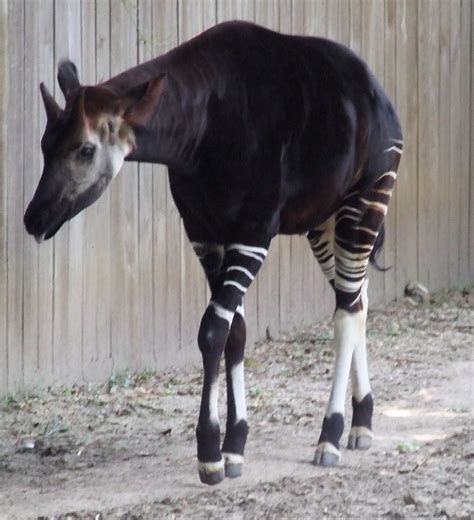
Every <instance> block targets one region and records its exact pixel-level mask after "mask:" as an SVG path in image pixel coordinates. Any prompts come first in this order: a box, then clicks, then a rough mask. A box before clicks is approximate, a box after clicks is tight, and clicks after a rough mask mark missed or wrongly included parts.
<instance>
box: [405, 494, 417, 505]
mask: <svg viewBox="0 0 474 520" xmlns="http://www.w3.org/2000/svg"><path fill="white" fill-rule="evenodd" d="M403 502H404V504H405V505H406V506H414V505H415V504H416V500H415V498H414V497H413V496H412V495H405V496H404V497H403Z"/></svg>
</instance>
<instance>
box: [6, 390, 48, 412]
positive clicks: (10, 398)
mask: <svg viewBox="0 0 474 520" xmlns="http://www.w3.org/2000/svg"><path fill="white" fill-rule="evenodd" d="M41 397H42V396H41V394H40V393H39V392H36V391H30V392H25V393H15V392H11V393H9V394H7V395H6V396H5V397H4V398H3V399H2V400H1V401H0V403H1V405H0V407H1V409H2V410H3V411H5V412H13V411H15V410H23V409H25V408H31V406H32V405H33V403H34V402H35V401H39V400H40V399H41Z"/></svg>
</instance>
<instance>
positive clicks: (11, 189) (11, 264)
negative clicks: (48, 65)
mask: <svg viewBox="0 0 474 520" xmlns="http://www.w3.org/2000/svg"><path fill="white" fill-rule="evenodd" d="M8 9H9V17H8V31H9V36H8V42H9V47H8V53H9V61H10V76H9V100H8V107H9V111H8V114H7V118H8V122H7V124H8V134H9V140H10V142H13V143H15V146H12V147H9V148H8V150H7V168H6V171H7V172H11V173H10V175H9V176H8V179H7V182H8V188H7V226H8V231H7V232H8V235H7V266H8V267H7V268H8V283H7V291H8V295H7V298H8V300H7V302H8V309H7V323H8V334H7V340H8V379H7V381H8V387H9V390H10V391H15V390H19V389H20V388H21V386H22V384H23V233H24V230H23V218H22V217H23V214H22V213H23V171H24V165H25V157H24V154H23V153H22V152H23V136H24V128H23V124H24V120H23V117H22V114H24V108H25V105H24V85H25V69H24V55H25V48H24V23H25V4H24V2H17V1H15V0H10V2H9V5H8Z"/></svg>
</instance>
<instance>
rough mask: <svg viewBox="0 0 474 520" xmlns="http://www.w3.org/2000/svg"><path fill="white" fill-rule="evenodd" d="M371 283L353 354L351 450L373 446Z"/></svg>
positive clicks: (364, 298)
mask: <svg viewBox="0 0 474 520" xmlns="http://www.w3.org/2000/svg"><path fill="white" fill-rule="evenodd" d="M368 285H369V281H368V279H367V278H366V279H365V280H364V283H363V284H362V288H361V293H362V294H361V299H362V313H363V323H364V329H363V331H361V334H360V337H359V338H358V341H357V342H356V344H355V347H354V353H353V354H352V365H351V379H352V425H351V431H350V433H349V440H348V443H347V447H348V448H349V449H352V450H354V449H359V450H364V449H368V448H370V445H371V444H372V439H373V437H374V436H373V434H372V412H373V408H374V401H373V397H372V390H371V388H370V381H369V371H368V364H367V349H366V329H365V325H366V322H367V310H368V305H369V300H368V297H367V288H368Z"/></svg>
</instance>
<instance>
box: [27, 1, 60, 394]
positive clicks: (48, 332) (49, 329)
mask: <svg viewBox="0 0 474 520" xmlns="http://www.w3.org/2000/svg"><path fill="white" fill-rule="evenodd" d="M53 13H54V1H53V0H46V1H45V2H42V3H41V9H36V16H37V17H38V24H39V31H40V32H39V41H38V42H37V46H38V61H37V64H36V66H37V68H38V70H39V78H40V80H42V81H45V82H46V83H47V85H48V88H49V89H50V90H51V92H52V91H53V81H54V73H55V63H54V14H53ZM32 86H33V92H32V96H34V97H36V100H37V102H38V105H37V110H38V121H39V132H38V134H37V135H36V138H35V139H36V152H35V153H36V154H37V160H38V166H37V168H38V171H32V172H31V175H33V176H35V175H36V176H37V178H39V176H40V174H41V170H42V165H43V157H42V154H41V151H40V147H39V144H40V139H41V136H42V135H43V132H44V129H45V127H46V113H45V110H44V107H43V103H42V101H41V97H40V94H39V90H38V84H37V83H33V85H32ZM53 262H54V241H53V240H48V241H47V242H43V243H42V244H41V247H39V251H38V300H37V313H38V342H37V348H38V370H39V372H38V377H39V379H38V382H39V383H41V384H50V383H51V382H52V381H53V294H54V278H53V265H54V264H53Z"/></svg>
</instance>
